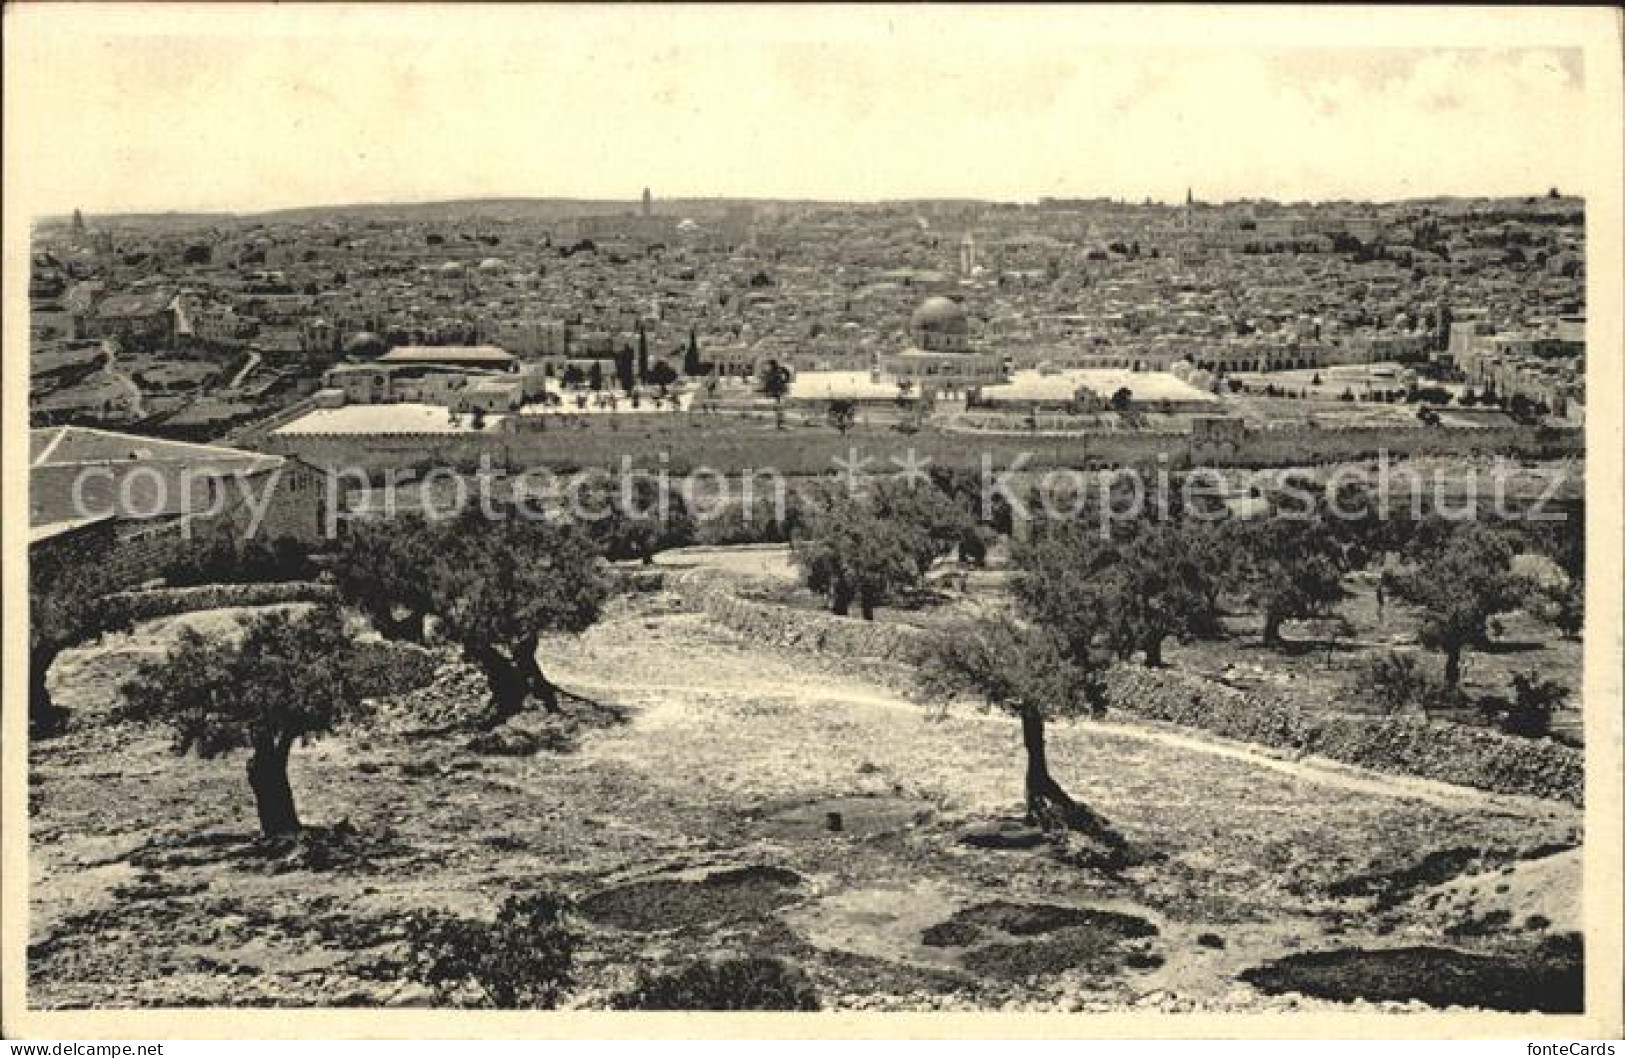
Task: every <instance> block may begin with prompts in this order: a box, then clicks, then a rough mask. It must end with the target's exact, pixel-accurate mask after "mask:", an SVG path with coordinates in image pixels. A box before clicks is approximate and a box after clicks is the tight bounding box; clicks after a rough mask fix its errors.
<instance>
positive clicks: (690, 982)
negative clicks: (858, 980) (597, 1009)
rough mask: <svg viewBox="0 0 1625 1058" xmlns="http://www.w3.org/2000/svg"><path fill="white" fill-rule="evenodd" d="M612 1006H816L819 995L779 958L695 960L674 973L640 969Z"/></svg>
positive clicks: (790, 1008)
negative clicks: (627, 989) (635, 978)
mask: <svg viewBox="0 0 1625 1058" xmlns="http://www.w3.org/2000/svg"><path fill="white" fill-rule="evenodd" d="M611 1006H612V1007H613V1008H614V1009H616V1010H818V1009H819V1003H818V994H817V993H816V992H814V991H813V988H812V986H811V985H810V984H808V983H807V979H806V977H805V975H803V974H802V972H801V971H800V970H798V969H796V968H795V967H793V966H791V965H789V964H788V963H786V962H784V961H783V960H781V959H769V958H760V957H752V958H744V959H726V960H723V961H721V962H715V963H713V962H697V963H693V964H691V965H690V966H688V967H686V968H685V969H683V970H681V971H679V972H677V973H674V974H659V975H653V974H650V973H648V972H647V971H640V972H639V974H638V983H637V986H636V987H635V988H633V989H632V991H630V992H626V993H624V994H622V995H619V996H617V997H615V999H614V1000H612V1001H611Z"/></svg>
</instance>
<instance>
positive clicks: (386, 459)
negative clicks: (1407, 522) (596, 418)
mask: <svg viewBox="0 0 1625 1058" xmlns="http://www.w3.org/2000/svg"><path fill="white" fill-rule="evenodd" d="M676 422H677V423H686V424H687V425H675V424H674V425H672V426H665V427H638V428H631V429H627V428H621V429H607V428H604V427H601V426H596V425H594V426H591V427H585V428H582V427H576V428H554V429H550V430H545V431H536V432H525V433H507V432H501V431H492V432H490V433H483V434H445V433H422V434H369V435H355V434H274V435H272V436H270V437H268V438H267V439H266V440H265V442H264V444H263V446H262V448H263V450H264V451H267V452H273V453H276V454H279V455H293V456H298V457H299V458H301V459H303V460H305V461H306V462H309V463H312V464H314V465H316V466H320V467H340V468H357V469H362V470H369V471H385V470H403V469H413V468H415V469H428V468H429V467H437V466H444V467H451V468H454V469H473V468H476V467H478V466H479V465H480V462H481V459H482V457H484V458H486V459H488V460H489V462H490V463H491V465H493V466H495V467H498V468H503V469H514V470H521V469H526V468H531V467H546V468H549V469H553V470H572V469H578V468H581V467H592V466H597V467H609V468H612V467H615V466H618V465H619V464H620V462H621V460H622V458H623V457H630V458H631V459H632V460H633V462H635V463H638V464H640V465H654V464H655V463H656V462H657V461H658V460H660V459H661V458H662V457H664V459H665V461H666V463H667V465H669V466H670V467H671V468H672V469H674V470H679V471H681V470H686V469H689V468H694V467H708V468H712V469H714V470H716V471H718V472H721V473H724V474H738V473H741V472H744V471H747V470H767V469H772V470H776V471H777V472H779V473H781V474H784V475H786V476H796V475H807V474H826V473H829V472H831V471H832V470H834V469H836V468H837V467H838V465H839V464H838V463H837V460H847V459H849V458H850V457H851V456H852V454H853V453H854V452H855V453H856V454H857V455H858V456H859V457H860V458H869V459H872V460H874V463H873V464H872V469H873V470H875V471H877V472H884V471H886V470H887V469H889V468H891V467H892V466H894V465H895V461H900V460H902V459H903V458H904V457H905V455H906V454H907V453H909V452H911V451H912V452H913V453H914V454H915V457H916V458H918V459H929V460H930V465H932V466H934V467H963V468H966V469H971V470H976V469H979V468H980V467H981V466H982V465H983V460H984V459H988V460H990V461H991V464H992V465H993V466H994V467H995V468H997V469H1005V468H1008V467H1010V466H1012V465H1013V464H1015V463H1017V461H1022V460H1024V461H1023V462H1022V464H1021V465H1023V466H1025V467H1028V468H1030V469H1044V468H1047V467H1089V466H1164V467H1171V468H1174V469H1178V468H1180V467H1184V466H1192V465H1197V466H1213V465H1216V466H1242V467H1253V466H1256V467H1264V466H1301V465H1307V464H1314V463H1331V462H1338V461H1341V460H1348V459H1359V458H1365V457H1370V456H1375V455H1377V454H1378V453H1381V452H1387V453H1389V454H1390V455H1393V456H1422V455H1463V456H1471V455H1486V454H1506V455H1510V456H1520V457H1525V458H1536V457H1539V458H1550V457H1555V456H1565V455H1576V454H1579V453H1582V452H1583V451H1584V449H1585V440H1584V434H1583V431H1580V430H1578V429H1574V430H1543V429H1541V428H1538V427H1532V426H1502V427H1484V428H1473V429H1449V428H1444V427H1436V428H1423V427H1416V428H1401V429H1391V428H1381V427H1337V428H1317V427H1306V426H1284V427H1278V428H1272V429H1263V430H1249V431H1247V432H1246V433H1245V434H1243V435H1242V436H1241V437H1240V438H1238V439H1237V440H1235V441H1234V442H1217V443H1213V442H1206V441H1198V440H1195V439H1193V438H1191V437H1188V436H1187V435H1184V434H1163V433H1138V432H1130V431H1121V432H1102V433H1097V434H1078V435H1068V436H1053V435H1052V436H1045V435H1041V434H1038V435H1031V436H1000V437H975V438H971V437H968V436H966V435H956V434H943V433H936V432H921V433H917V434H912V435H904V434H901V433H895V432H864V433H857V432H855V433H853V434H852V435H850V436H847V437H841V436H839V435H837V434H835V433H834V432H832V431H818V432H812V431H808V430H805V429H798V430H788V431H774V430H764V429H760V428H752V427H742V426H737V425H732V424H725V425H721V426H718V425H716V423H715V422H714V421H713V420H708V419H701V418H697V417H696V418H689V419H682V420H676Z"/></svg>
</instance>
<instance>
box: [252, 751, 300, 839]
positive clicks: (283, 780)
mask: <svg viewBox="0 0 1625 1058" xmlns="http://www.w3.org/2000/svg"><path fill="white" fill-rule="evenodd" d="M293 743H294V738H293V736H292V735H283V736H281V737H279V738H275V739H264V740H262V741H257V742H256V743H255V744H254V752H253V753H252V755H250V756H249V758H248V785H249V788H250V789H252V790H253V791H254V811H255V812H256V813H258V815H259V819H260V833H262V834H264V835H265V836H266V837H268V838H272V837H278V836H281V835H284V834H297V833H298V832H299V813H298V811H297V810H296V809H295V808H294V803H293V786H292V785H291V784H290V783H289V782H288V757H289V755H290V754H291V753H292V752H293Z"/></svg>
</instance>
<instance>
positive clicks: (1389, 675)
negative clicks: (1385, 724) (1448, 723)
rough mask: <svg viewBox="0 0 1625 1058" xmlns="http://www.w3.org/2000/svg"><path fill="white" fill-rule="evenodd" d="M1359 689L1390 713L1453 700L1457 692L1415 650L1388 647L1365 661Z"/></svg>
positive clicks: (1439, 705)
mask: <svg viewBox="0 0 1625 1058" xmlns="http://www.w3.org/2000/svg"><path fill="white" fill-rule="evenodd" d="M1358 679H1359V688H1360V691H1361V693H1363V694H1366V695H1368V696H1369V697H1370V698H1371V700H1372V701H1373V702H1374V703H1376V705H1377V706H1378V707H1379V708H1380V709H1381V710H1382V711H1383V712H1384V713H1387V714H1389V715H1393V714H1394V713H1398V712H1401V711H1403V710H1405V709H1407V708H1415V709H1417V710H1420V711H1421V713H1422V715H1423V716H1426V715H1428V713H1429V712H1431V711H1434V710H1437V709H1442V708H1446V707H1448V706H1450V705H1453V704H1456V702H1455V698H1456V696H1457V695H1456V692H1455V690H1454V689H1453V688H1451V687H1449V686H1448V685H1446V683H1445V681H1444V680H1443V678H1442V677H1440V676H1439V675H1438V674H1437V673H1435V672H1434V671H1433V670H1431V669H1429V668H1427V667H1425V666H1424V665H1423V664H1422V661H1421V660H1420V659H1419V658H1417V657H1416V656H1415V655H1414V654H1400V653H1397V652H1395V651H1392V650H1390V651H1388V652H1387V653H1386V654H1378V655H1377V656H1376V657H1374V658H1372V659H1371V660H1370V661H1369V662H1367V663H1366V666H1365V668H1364V669H1363V670H1362V671H1361V672H1360V674H1359V677H1358Z"/></svg>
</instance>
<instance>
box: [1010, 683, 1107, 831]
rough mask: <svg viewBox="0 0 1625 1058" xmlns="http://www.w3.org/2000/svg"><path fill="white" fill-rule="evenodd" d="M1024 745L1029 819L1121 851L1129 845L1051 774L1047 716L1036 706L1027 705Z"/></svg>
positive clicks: (1022, 711) (1023, 718)
mask: <svg viewBox="0 0 1625 1058" xmlns="http://www.w3.org/2000/svg"><path fill="white" fill-rule="evenodd" d="M1020 716H1021V742H1022V745H1023V746H1024V747H1025V748H1026V750H1027V820H1028V822H1030V823H1032V824H1034V825H1036V826H1041V827H1043V828H1045V829H1046V830H1076V831H1078V832H1080V833H1082V834H1085V835H1087V836H1088V837H1091V838H1093V839H1095V840H1096V841H1099V842H1100V843H1101V844H1103V845H1105V846H1106V847H1108V848H1110V849H1113V850H1118V849H1122V848H1124V847H1125V846H1126V845H1127V842H1126V841H1125V840H1124V838H1123V836H1122V835H1121V834H1119V833H1118V832H1117V831H1115V830H1113V829H1112V828H1111V826H1110V825H1109V824H1108V823H1107V822H1106V820H1105V819H1103V818H1102V817H1101V816H1100V815H1098V814H1097V813H1096V812H1094V811H1092V810H1091V809H1089V808H1088V807H1087V806H1085V805H1081V804H1079V803H1078V802H1077V801H1074V800H1073V799H1072V796H1071V795H1070V794H1068V793H1067V792H1066V790H1064V789H1062V787H1061V784H1060V783H1058V782H1056V781H1055V777H1054V776H1052V775H1051V774H1050V773H1049V757H1048V755H1047V752H1046V749H1045V744H1044V714H1043V713H1042V712H1040V711H1039V709H1038V708H1037V707H1036V706H1032V705H1023V706H1022V707H1021V709H1020Z"/></svg>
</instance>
